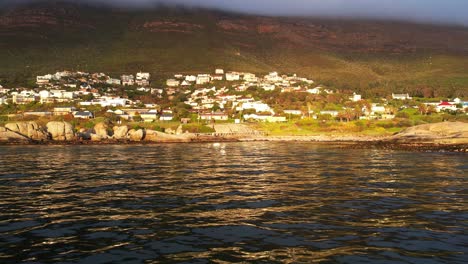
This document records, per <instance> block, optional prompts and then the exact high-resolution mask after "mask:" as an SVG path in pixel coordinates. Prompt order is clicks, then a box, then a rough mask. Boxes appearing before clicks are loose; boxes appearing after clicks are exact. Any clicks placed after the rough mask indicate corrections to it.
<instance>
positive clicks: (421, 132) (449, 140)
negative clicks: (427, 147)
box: [392, 122, 468, 144]
mask: <svg viewBox="0 0 468 264" xmlns="http://www.w3.org/2000/svg"><path fill="white" fill-rule="evenodd" d="M392 139H393V140H397V141H404V142H414V141H428V142H434V143H446V144H468V123H463V122H442V123H434V124H424V125H419V126H414V127H409V128H407V129H404V130H402V131H401V132H400V133H398V134H396V135H395V136H393V137H392Z"/></svg>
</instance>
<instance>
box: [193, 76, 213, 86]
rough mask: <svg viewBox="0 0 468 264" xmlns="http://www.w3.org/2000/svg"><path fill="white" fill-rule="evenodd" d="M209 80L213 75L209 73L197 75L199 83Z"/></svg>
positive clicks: (205, 82)
mask: <svg viewBox="0 0 468 264" xmlns="http://www.w3.org/2000/svg"><path fill="white" fill-rule="evenodd" d="M209 82H211V75H209V74H199V75H198V76H197V80H196V83H197V84H198V85H203V84H207V83H209Z"/></svg>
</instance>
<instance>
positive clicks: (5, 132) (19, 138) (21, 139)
mask: <svg viewBox="0 0 468 264" xmlns="http://www.w3.org/2000/svg"><path fill="white" fill-rule="evenodd" d="M29 141H30V139H29V138H28V137H26V136H23V135H20V134H18V133H16V132H13V131H11V130H9V129H6V128H4V127H0V142H15V143H27V142H29Z"/></svg>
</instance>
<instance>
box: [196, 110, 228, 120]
mask: <svg viewBox="0 0 468 264" xmlns="http://www.w3.org/2000/svg"><path fill="white" fill-rule="evenodd" d="M228 118H229V117H228V115H227V114H226V113H223V112H216V113H203V114H200V119H201V120H219V121H226V120H228Z"/></svg>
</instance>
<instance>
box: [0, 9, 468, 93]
mask: <svg viewBox="0 0 468 264" xmlns="http://www.w3.org/2000/svg"><path fill="white" fill-rule="evenodd" d="M0 50H1V57H2V59H1V60H0V79H2V82H3V83H4V84H7V85H8V84H11V85H13V84H20V83H22V82H24V80H25V79H26V78H30V77H32V76H34V75H35V74H44V73H47V72H51V71H55V70H59V69H72V70H73V69H76V70H79V69H80V70H86V71H105V72H107V73H110V74H113V75H119V74H121V73H124V72H135V71H138V70H145V71H149V72H151V73H153V74H154V75H155V76H161V77H164V76H166V75H168V74H170V73H175V72H187V73H188V72H199V71H210V72H211V71H212V70H213V68H214V67H223V68H225V69H228V70H245V71H253V72H257V73H263V72H267V71H270V70H278V71H281V72H286V73H291V72H296V73H299V74H302V75H306V76H309V77H311V78H314V79H315V80H318V81H319V82H321V83H323V84H326V85H329V86H331V87H335V88H340V89H353V90H357V91H360V92H362V93H364V94H369V95H370V94H377V95H385V94H388V93H391V92H411V93H412V94H413V95H416V96H417V95H432V96H448V97H451V96H468V28H462V27H455V26H436V25H420V24H409V23H402V22H382V21H362V20H361V21H358V20H326V19H317V18H286V17H260V16H248V15H241V14H232V13H224V12H220V11H213V10H203V9H185V8H176V7H171V8H169V7H158V8H155V9H153V10H118V9H110V8H104V7H95V6H93V7H92V6H85V5H77V4H70V3H60V2H54V3H50V2H47V3H36V4H30V5H24V6H19V7H15V8H9V9H6V8H4V9H3V10H1V11H0Z"/></svg>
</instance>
